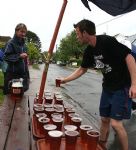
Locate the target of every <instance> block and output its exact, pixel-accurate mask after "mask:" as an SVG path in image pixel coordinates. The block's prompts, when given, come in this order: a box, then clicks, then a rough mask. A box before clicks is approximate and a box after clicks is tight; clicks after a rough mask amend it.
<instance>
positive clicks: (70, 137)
mask: <svg viewBox="0 0 136 150" xmlns="http://www.w3.org/2000/svg"><path fill="white" fill-rule="evenodd" d="M78 135H79V132H78V131H68V130H66V131H65V138H66V145H73V146H75V145H76V142H77V137H78Z"/></svg>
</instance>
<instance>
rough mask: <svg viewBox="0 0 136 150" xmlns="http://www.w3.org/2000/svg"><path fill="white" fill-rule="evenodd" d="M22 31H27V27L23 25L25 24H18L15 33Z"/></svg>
mask: <svg viewBox="0 0 136 150" xmlns="http://www.w3.org/2000/svg"><path fill="white" fill-rule="evenodd" d="M20 29H25V30H26V31H27V27H26V25H25V24H23V23H19V24H17V26H16V28H15V31H18V30H20Z"/></svg>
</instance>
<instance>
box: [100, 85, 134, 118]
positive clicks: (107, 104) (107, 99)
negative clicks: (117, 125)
mask: <svg viewBox="0 0 136 150" xmlns="http://www.w3.org/2000/svg"><path fill="white" fill-rule="evenodd" d="M128 92H129V89H128V88H124V89H121V90H117V91H107V90H104V89H103V91H102V95H101V100H100V107H99V111H100V116H101V117H109V118H112V119H116V120H122V119H130V117H131V107H132V99H131V98H129V95H128Z"/></svg>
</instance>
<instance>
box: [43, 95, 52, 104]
mask: <svg viewBox="0 0 136 150" xmlns="http://www.w3.org/2000/svg"><path fill="white" fill-rule="evenodd" d="M45 103H49V104H52V103H53V98H52V97H51V96H46V97H45Z"/></svg>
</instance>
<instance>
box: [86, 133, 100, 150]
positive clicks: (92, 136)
mask: <svg viewBox="0 0 136 150" xmlns="http://www.w3.org/2000/svg"><path fill="white" fill-rule="evenodd" d="M99 135H100V133H99V132H98V131H96V130H89V131H87V150H90V149H91V150H96V148H97V144H98V140H99Z"/></svg>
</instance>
